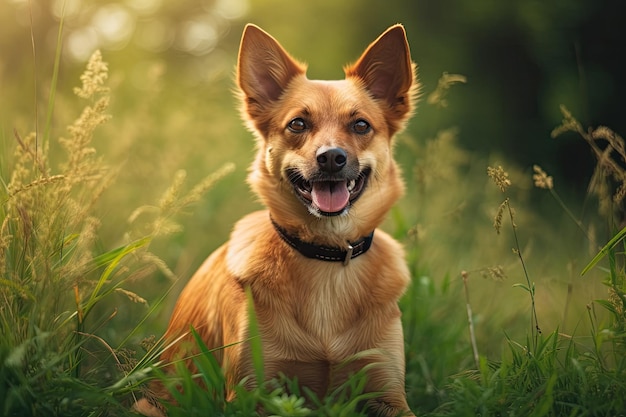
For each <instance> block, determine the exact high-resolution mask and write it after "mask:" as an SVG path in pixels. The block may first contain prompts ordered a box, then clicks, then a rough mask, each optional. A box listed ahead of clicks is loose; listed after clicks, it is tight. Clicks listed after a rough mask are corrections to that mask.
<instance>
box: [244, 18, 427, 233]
mask: <svg viewBox="0 0 626 417" xmlns="http://www.w3.org/2000/svg"><path fill="white" fill-rule="evenodd" d="M329 47H332V46H329ZM344 71H345V74H346V77H345V79H344V80H338V81H319V80H309V79H308V78H307V77H306V66H305V65H303V64H302V63H300V62H298V61H296V60H295V59H294V58H292V57H291V56H290V55H289V54H288V53H287V52H286V51H285V50H284V49H283V48H282V47H281V45H280V44H279V43H278V42H277V41H276V40H275V39H274V38H273V37H271V36H270V35H269V34H267V33H265V32H264V31H263V30H261V29H259V28H258V27H256V26H254V25H248V26H246V28H245V30H244V33H243V37H242V39H241V46H240V50H239V62H238V67H237V83H238V85H239V88H240V91H241V94H240V95H241V99H242V116H243V118H244V120H245V121H246V123H247V125H248V127H249V128H250V129H251V130H252V131H253V132H254V133H255V135H256V136H257V145H258V154H257V158H256V160H255V163H254V164H253V166H252V169H251V171H250V175H249V182H250V184H251V186H252V188H253V190H254V191H255V192H256V193H257V194H258V195H259V196H260V198H261V200H262V202H263V203H264V204H265V205H266V206H267V207H268V208H269V210H270V212H271V214H272V215H273V216H274V218H275V219H276V220H277V221H278V222H279V223H281V224H282V225H283V226H285V227H293V228H299V229H301V228H303V227H304V228H305V229H306V231H303V232H302V233H304V234H311V237H315V238H317V237H318V236H319V234H330V235H333V234H340V235H341V236H340V237H339V236H338V238H341V239H343V241H344V242H345V239H350V238H355V237H359V236H361V235H363V234H366V233H369V232H371V231H372V230H373V229H374V228H375V227H376V226H378V225H379V224H380V222H382V220H383V218H384V216H385V214H386V213H387V211H388V210H389V208H390V207H391V205H392V204H393V203H394V202H395V201H396V200H397V199H398V198H399V196H400V195H401V194H402V192H403V184H402V180H401V178H400V175H399V172H398V169H397V167H396V164H395V162H394V160H393V157H392V138H393V135H394V134H395V133H396V132H398V131H399V130H401V129H402V128H403V127H404V125H405V123H406V121H407V119H408V118H409V117H410V115H411V113H412V111H413V108H414V105H415V98H416V92H417V89H418V85H417V81H416V76H415V65H414V64H413V63H412V62H411V57H410V53H409V47H408V44H407V41H406V35H405V32H404V28H403V27H402V26H400V25H395V26H392V27H390V28H389V29H388V30H387V31H385V32H384V33H383V34H382V35H381V36H380V37H379V38H378V39H377V40H376V41H374V42H373V43H372V44H371V45H370V46H369V47H368V48H367V49H366V50H365V52H364V53H363V54H362V55H361V57H360V58H359V59H358V60H357V61H356V63H354V64H352V65H349V66H347V67H346V68H345V69H344ZM329 239H330V240H333V238H332V237H330V238H329Z"/></svg>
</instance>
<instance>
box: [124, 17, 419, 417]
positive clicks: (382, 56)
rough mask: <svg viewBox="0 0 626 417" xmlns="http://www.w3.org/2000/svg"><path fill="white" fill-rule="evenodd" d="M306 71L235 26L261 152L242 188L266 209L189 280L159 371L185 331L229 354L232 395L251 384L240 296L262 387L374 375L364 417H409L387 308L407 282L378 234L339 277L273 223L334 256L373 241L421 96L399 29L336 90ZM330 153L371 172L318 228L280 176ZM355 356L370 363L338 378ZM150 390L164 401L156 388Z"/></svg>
mask: <svg viewBox="0 0 626 417" xmlns="http://www.w3.org/2000/svg"><path fill="white" fill-rule="evenodd" d="M305 71H306V68H305V66H304V65H303V64H301V63H299V62H297V61H295V60H294V59H293V58H291V57H290V56H289V55H288V54H287V52H285V51H284V49H283V48H282V47H281V46H280V45H279V44H278V42H277V41H276V40H275V39H274V38H272V37H271V36H270V35H268V34H267V33H265V32H263V31H262V30H261V29H259V28H258V27H256V26H253V25H248V26H247V27H246V29H245V30H244V34H243V37H242V41H241V46H240V52H239V63H238V72H237V81H238V86H239V88H240V92H241V93H240V95H241V100H242V116H243V119H244V120H245V122H246V123H247V125H248V126H249V128H250V129H251V130H252V131H253V132H254V134H255V136H256V138H257V149H258V152H257V156H256V159H255V161H254V162H253V164H252V167H251V170H250V174H249V178H248V180H249V183H250V185H251V187H252V189H253V190H254V191H255V192H256V194H257V195H258V196H259V197H260V199H261V201H262V202H263V203H264V204H265V205H266V207H267V210H266V211H260V212H255V213H252V214H250V215H248V216H246V217H244V218H243V219H242V220H240V221H239V222H238V223H237V225H236V226H235V228H234V230H233V232H232V235H231V237H230V240H229V241H228V242H227V243H226V244H224V245H223V246H222V247H221V248H219V249H218V250H217V251H215V252H214V253H213V254H212V255H211V256H210V257H209V258H208V259H207V260H206V261H205V263H204V264H203V265H202V267H201V268H200V269H199V270H198V271H197V272H196V274H195V275H194V276H193V277H192V278H191V280H190V281H189V283H188V284H187V286H186V287H185V289H184V290H183V292H182V293H181V295H180V297H179V299H178V302H177V304H176V307H175V309H174V312H173V314H172V317H171V320H170V324H169V327H168V329H167V332H166V335H165V337H166V339H167V340H175V339H176V338H178V337H181V340H180V341H179V342H177V343H176V344H175V346H174V347H173V348H171V349H168V350H167V351H165V352H164V353H163V355H162V358H161V359H162V360H163V361H164V363H169V362H172V361H174V360H176V359H178V358H181V357H187V356H188V355H190V354H191V353H192V352H193V345H194V343H193V338H191V337H190V336H189V335H188V334H187V333H188V331H189V328H190V326H193V327H194V328H195V329H196V330H197V331H198V333H199V334H200V335H201V337H202V339H203V340H204V342H205V343H206V345H207V346H208V347H209V348H218V347H221V346H228V345H232V346H230V347H227V348H224V349H219V350H217V351H216V353H215V355H216V357H217V359H218V361H219V362H220V363H221V364H222V366H223V368H224V371H225V375H226V377H227V383H228V385H229V387H232V386H233V385H235V384H237V383H239V381H241V380H242V379H243V378H244V377H253V376H254V370H253V368H252V364H251V358H250V354H249V345H248V344H247V343H238V342H242V341H245V340H246V339H247V338H248V336H249V330H248V305H247V301H246V295H245V289H246V288H249V289H250V291H251V294H252V298H253V300H254V310H255V313H256V317H257V321H258V325H259V331H260V336H261V341H262V346H263V356H264V366H265V369H264V373H265V375H266V377H267V378H272V377H276V376H277V375H278V374H279V373H281V372H282V373H285V374H286V375H287V376H297V377H298V381H299V382H300V383H301V384H302V385H304V386H307V387H309V388H310V389H312V390H313V391H314V392H315V393H317V394H318V395H320V396H323V395H324V394H326V393H328V392H330V391H331V390H332V389H333V388H335V387H336V386H337V385H338V384H340V383H341V382H343V381H345V379H346V378H347V377H348V374H349V372H353V371H354V370H355V369H357V368H360V367H362V366H364V365H366V364H368V363H377V364H379V365H378V366H374V367H372V369H371V370H370V371H369V372H368V383H367V388H366V390H367V391H368V392H372V391H376V392H382V394H381V396H380V398H378V399H376V400H372V401H370V402H369V403H368V404H367V406H368V407H369V408H370V409H371V411H372V412H373V413H379V414H380V415H384V416H395V415H398V414H400V413H406V415H412V414H411V412H410V410H409V408H408V405H407V402H406V398H405V389H404V348H403V335H402V326H401V323H400V310H399V309H398V306H397V301H398V298H399V297H400V296H401V295H402V293H403V292H404V290H405V288H406V286H407V285H408V283H409V272H408V269H407V267H406V265H405V262H404V253H403V250H402V248H401V246H400V245H399V244H398V243H397V242H396V241H394V240H393V239H392V238H391V237H390V236H389V235H387V234H386V233H384V232H383V231H381V230H376V231H375V234H374V239H373V243H372V246H371V248H370V250H369V251H368V252H367V253H365V254H363V255H361V256H359V257H357V258H355V259H353V260H351V261H350V262H348V264H347V265H344V264H343V263H342V262H325V261H320V260H316V259H310V258H306V257H304V256H303V255H301V254H300V253H299V252H297V251H296V250H294V248H292V247H291V246H290V245H289V244H287V243H286V242H284V241H283V240H282V239H281V237H280V236H279V235H278V233H277V232H276V230H275V229H274V227H273V226H272V223H271V221H270V216H271V218H272V219H273V220H274V221H275V222H276V223H277V224H279V225H280V226H281V227H282V228H283V229H285V230H286V231H287V232H288V233H289V234H290V235H293V236H297V237H298V238H299V239H301V240H303V241H306V242H310V243H315V244H317V245H322V246H329V247H339V248H345V247H346V246H347V242H352V241H356V240H358V239H359V238H361V237H363V236H366V235H368V234H369V233H370V232H372V231H373V230H374V229H376V228H377V227H378V226H379V225H380V223H381V222H382V221H383V219H384V217H385V215H386V214H387V212H388V210H389V209H390V208H391V206H392V205H393V204H394V202H395V201H396V200H397V199H398V198H399V197H400V196H401V195H402V193H403V183H402V180H401V178H400V174H399V170H398V168H397V166H396V164H395V162H394V160H393V157H392V138H393V135H394V134H395V133H396V132H398V131H399V130H400V129H402V128H403V127H404V124H405V122H406V121H407V119H408V118H409V117H410V115H411V113H412V111H413V107H414V102H415V96H416V92H417V88H418V87H417V81H416V78H415V66H414V65H413V64H412V63H411V59H410V55H409V49H408V45H407V42H406V36H405V33H404V29H403V28H402V27H401V26H400V25H395V26H392V27H391V28H389V29H388V30H387V31H386V32H385V33H384V34H383V35H381V36H380V37H379V38H378V39H377V40H376V41H375V42H373V43H372V44H371V45H370V46H369V47H368V48H367V50H366V51H365V52H364V53H363V55H362V56H361V57H360V58H359V60H357V62H356V63H355V64H353V65H351V66H348V67H346V68H345V72H346V79H345V80H340V81H317V80H309V79H307V77H306V75H305ZM295 118H302V119H304V120H306V122H307V130H306V131H304V132H293V131H291V130H290V129H288V128H287V126H288V125H289V123H290V121H292V120H293V119H295ZM360 119H362V120H366V121H367V122H368V123H369V124H370V125H371V131H368V132H367V133H366V134H358V133H355V131H354V129H353V128H352V126H353V124H354V122H355V121H356V120H360ZM332 147H341V148H342V149H344V150H345V151H346V153H347V155H348V161H349V163H350V164H352V166H356V167H358V168H359V169H365V167H368V168H369V169H370V171H371V173H370V175H369V179H368V180H367V184H366V188H365V189H364V191H363V192H362V194H361V195H360V197H358V199H356V200H355V201H354V202H353V203H352V204H350V206H349V207H347V208H346V209H345V210H344V212H343V213H342V214H340V215H333V216H330V215H320V214H319V213H315V212H313V211H314V210H312V209H311V208H310V207H307V205H306V204H305V203H303V201H302V200H301V199H299V198H297V197H296V191H294V185H293V184H292V182H290V181H289V178H288V172H290V170H297V171H298V172H299V173H301V174H302V175H303V176H304V177H309V176H314V175H315V174H316V170H318V169H319V167H318V164H317V162H316V154H317V153H318V152H319V151H320V149H327V148H332ZM233 344H234V345H233ZM363 351H369V352H368V353H367V354H365V355H363V356H362V357H359V359H358V360H357V361H355V362H353V363H352V365H351V366H349V367H347V368H342V369H341V370H339V369H338V367H337V365H338V364H340V363H342V362H344V361H345V360H346V359H349V358H351V357H353V356H354V355H355V354H357V353H359V352H363ZM189 365H190V366H191V364H189ZM331 375H332V380H331ZM248 383H249V385H250V386H252V385H254V384H255V383H256V382H255V381H254V380H253V379H249V382H248ZM229 387H227V389H228V388H229ZM151 388H152V389H153V390H154V391H155V393H156V395H157V396H159V397H162V398H164V399H170V396H169V395H168V394H167V392H166V391H165V390H164V389H163V387H162V386H161V385H160V383H159V382H155V383H154V384H153V385H152V387H151ZM230 392H231V394H230V397H231V398H232V395H233V394H232V391H230ZM136 408H137V409H138V410H139V411H141V412H142V413H144V414H146V415H150V414H149V413H157V412H159V410H157V409H156V408H154V407H153V406H151V405H150V404H149V403H148V401H146V400H145V399H144V400H142V401H140V402H139V403H138V404H137V407H136Z"/></svg>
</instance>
